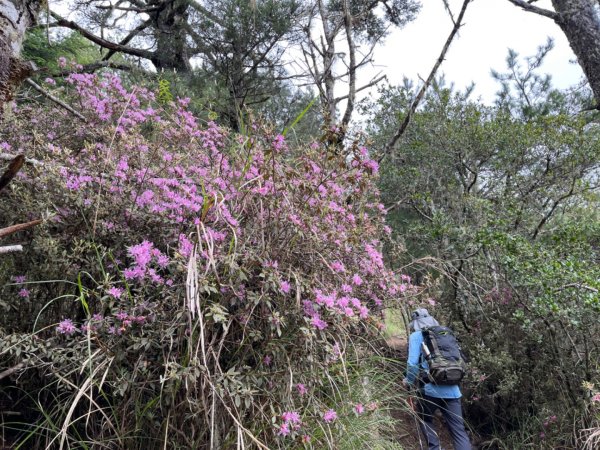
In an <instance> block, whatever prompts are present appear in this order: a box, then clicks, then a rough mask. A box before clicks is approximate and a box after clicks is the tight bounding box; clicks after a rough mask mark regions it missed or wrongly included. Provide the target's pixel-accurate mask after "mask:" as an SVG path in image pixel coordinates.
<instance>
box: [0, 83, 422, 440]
mask: <svg viewBox="0 0 600 450" xmlns="http://www.w3.org/2000/svg"><path fill="white" fill-rule="evenodd" d="M47 83H48V86H47V87H48V88H49V89H53V90H55V93H56V94H57V95H61V96H62V98H64V99H65V100H66V101H68V102H69V103H70V104H71V105H73V107H75V108H76V109H78V110H79V111H80V112H81V113H82V114H83V115H84V117H85V118H86V121H85V122H83V121H81V120H79V119H78V118H76V117H74V116H73V115H71V113H69V112H68V111H66V110H65V109H64V108H60V107H54V106H51V105H43V106H41V107H40V105H37V104H36V105H33V104H24V105H18V106H15V107H13V111H12V113H11V114H10V115H9V117H8V118H7V120H6V121H5V123H4V124H3V129H2V130H1V132H2V134H1V135H0V145H1V146H2V153H4V154H18V153H21V152H24V153H25V154H26V156H27V157H28V158H31V160H30V162H29V164H28V165H27V167H26V169H25V170H24V171H23V172H22V173H21V174H20V177H19V178H17V179H16V180H15V181H14V182H13V185H12V186H11V189H8V194H6V195H4V196H3V197H2V198H0V226H2V225H7V224H10V223H11V221H18V220H21V221H22V220H25V219H27V218H29V217H30V216H31V217H34V216H38V215H43V216H44V219H45V220H44V224H43V225H42V226H41V227H40V228H38V229H36V230H32V231H29V232H28V233H29V234H21V235H20V236H19V239H21V241H22V242H23V243H24V244H25V251H24V252H23V253H22V254H11V255H10V256H3V257H2V259H1V260H0V267H1V268H2V270H1V271H0V284H1V285H4V287H3V288H2V303H1V305H0V306H2V307H3V308H4V310H5V314H4V317H3V323H2V334H3V336H2V338H3V344H2V346H1V349H2V355H3V360H4V361H3V364H4V365H5V366H10V365H16V364H23V366H22V367H20V369H19V370H20V372H19V373H22V375H21V376H20V377H18V379H16V380H15V386H17V387H18V389H17V390H16V391H15V392H18V394H17V393H15V394H14V395H15V398H19V399H20V400H19V402H22V404H23V407H22V409H21V411H22V414H24V415H25V416H26V417H27V416H28V415H29V419H30V421H31V422H33V423H36V424H38V425H37V426H38V427H39V428H38V429H37V431H38V433H37V434H36V435H35V436H34V437H32V438H31V439H38V440H40V442H42V441H43V445H51V446H52V445H57V446H58V445H64V446H66V445H74V443H76V442H86V443H87V444H86V445H88V446H89V445H92V443H94V445H99V446H104V447H106V448H154V447H159V446H160V447H161V448H162V446H163V443H164V440H165V439H167V438H168V442H169V444H168V448H204V447H207V448H208V447H210V448H227V447H228V446H234V445H236V443H238V444H239V443H241V442H244V443H245V444H246V445H251V446H257V447H260V446H268V447H272V446H279V447H298V446H302V445H306V446H314V447H315V448H323V447H327V446H330V445H333V443H334V442H336V439H338V437H337V436H340V435H342V434H343V433H344V425H343V424H344V420H346V419H348V420H349V419H350V418H353V420H354V419H356V418H360V417H365V420H368V419H367V417H368V416H369V415H372V414H376V411H377V405H376V404H374V403H373V402H372V400H373V399H372V398H370V397H369V389H368V388H367V387H363V388H362V389H354V390H350V389H347V387H348V383H349V379H350V378H352V376H353V374H352V373H348V370H350V369H348V370H345V368H344V367H345V366H344V365H343V364H342V363H343V362H344V361H346V360H348V359H353V358H354V359H355V358H357V357H359V356H360V354H361V351H362V352H363V354H364V352H366V350H364V348H365V346H366V344H367V343H368V342H369V341H370V340H371V339H373V338H374V337H376V336H377V333H378V330H379V329H380V328H381V326H382V325H381V313H380V312H379V311H380V309H381V308H380V307H381V306H382V305H383V304H384V303H385V302H387V301H389V300H391V299H395V298H397V297H398V296H399V295H401V293H403V292H404V291H406V290H407V289H410V288H411V287H410V285H409V284H407V283H408V281H407V280H406V277H401V276H400V275H395V274H394V273H393V272H391V271H390V270H388V269H386V267H385V265H384V263H383V259H382V254H381V246H382V239H384V238H385V237H386V236H387V233H388V231H389V230H388V229H387V228H386V226H385V224H384V210H383V207H382V205H380V204H379V203H378V194H377V189H376V186H375V184H374V178H375V175H376V173H377V163H376V162H375V161H373V160H371V159H369V157H368V153H367V151H366V149H364V148H361V147H360V146H358V145H355V146H354V147H353V149H352V150H351V151H352V152H353V157H351V158H348V162H347V161H346V158H345V157H341V156H338V155H336V154H335V153H334V152H332V151H330V150H328V149H327V148H326V147H325V144H323V143H320V142H314V143H312V144H307V145H291V144H288V143H287V142H286V139H285V137H284V136H282V135H280V134H277V133H276V132H273V131H271V130H270V129H269V128H268V127H266V126H263V125H261V124H255V125H251V126H249V127H248V131H247V132H246V133H245V134H234V133H231V132H229V131H228V130H226V129H223V128H221V127H219V126H218V125H217V124H215V123H201V122H199V121H198V120H197V119H196V118H195V117H194V115H193V114H192V113H191V112H190V111H189V110H188V109H187V101H186V100H185V99H179V100H178V101H177V102H174V103H170V104H162V103H159V102H157V101H156V100H155V99H154V94H153V93H152V92H151V91H150V90H147V89H144V88H141V87H124V86H123V84H122V82H121V81H120V79H119V78H118V77H116V76H114V75H111V74H105V75H104V76H96V75H88V74H74V75H71V76H70V77H69V78H67V79H66V80H65V81H64V82H61V83H57V84H55V83H54V82H53V81H52V80H47ZM59 85H60V86H59ZM361 348H363V350H361ZM344 386H346V388H344ZM342 393H343V394H342ZM342 397H343V398H342ZM34 404H35V407H34ZM363 404H364V406H363ZM61 405H62V406H61ZM64 405H67V406H66V407H65V406H64ZM61 408H62V409H61ZM40 410H42V411H43V412H44V414H40ZM49 417H52V420H50V419H48V418H49ZM40 436H42V437H40ZM40 442H38V443H37V444H36V445H42V444H40Z"/></svg>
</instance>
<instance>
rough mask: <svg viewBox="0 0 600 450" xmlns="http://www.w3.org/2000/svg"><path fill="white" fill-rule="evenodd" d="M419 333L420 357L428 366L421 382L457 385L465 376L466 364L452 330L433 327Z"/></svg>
mask: <svg viewBox="0 0 600 450" xmlns="http://www.w3.org/2000/svg"><path fill="white" fill-rule="evenodd" d="M421 332H422V333H423V344H422V345H421V357H422V358H425V361H427V365H428V366H429V371H428V372H427V373H425V374H424V380H423V381H425V382H426V383H433V384H438V385H443V386H448V385H454V384H458V383H459V382H460V381H461V380H462V379H463V377H464V376H465V373H466V371H467V364H466V362H465V357H464V355H463V352H462V350H461V348H460V344H459V343H458V341H457V340H456V336H454V333H453V332H452V330H451V329H450V328H448V327H442V326H435V327H429V328H424V329H423V330H421Z"/></svg>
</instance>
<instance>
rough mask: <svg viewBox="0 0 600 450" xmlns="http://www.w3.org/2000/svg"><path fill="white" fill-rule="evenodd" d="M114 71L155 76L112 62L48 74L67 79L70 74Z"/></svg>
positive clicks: (86, 65)
mask: <svg viewBox="0 0 600 450" xmlns="http://www.w3.org/2000/svg"><path fill="white" fill-rule="evenodd" d="M105 68H108V69H116V70H123V71H126V72H131V71H132V70H139V71H142V72H144V75H147V76H156V74H155V73H152V72H148V71H146V70H143V69H141V68H139V67H135V66H130V65H128V64H119V63H115V62H112V61H97V62H94V63H91V64H84V65H83V66H82V67H81V68H80V69H78V70H72V69H69V70H63V71H60V72H55V73H52V74H50V76H52V77H68V76H69V75H71V74H72V73H93V72H95V71H97V70H100V69H105Z"/></svg>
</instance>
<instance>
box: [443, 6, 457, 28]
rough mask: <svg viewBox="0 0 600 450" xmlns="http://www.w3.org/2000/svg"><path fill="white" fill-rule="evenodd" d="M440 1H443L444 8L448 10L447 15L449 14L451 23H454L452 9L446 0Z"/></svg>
mask: <svg viewBox="0 0 600 450" xmlns="http://www.w3.org/2000/svg"><path fill="white" fill-rule="evenodd" d="M442 1H443V2H444V8H446V11H447V12H448V15H449V16H450V20H452V24H453V25H456V20H454V14H452V10H451V9H450V5H449V4H448V0H442Z"/></svg>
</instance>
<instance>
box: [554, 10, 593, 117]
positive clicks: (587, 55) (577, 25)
mask: <svg viewBox="0 0 600 450" xmlns="http://www.w3.org/2000/svg"><path fill="white" fill-rule="evenodd" d="M552 6H554V10H555V11H556V13H557V16H556V17H555V19H554V20H555V22H556V23H557V24H558V26H559V27H560V28H561V30H562V31H563V33H565V36H566V37H567V39H568V40H569V44H570V45H571V48H572V49H573V52H574V53H575V55H576V56H577V60H578V61H579V64H580V65H581V68H582V69H583V72H584V73H585V76H586V77H587V79H588V81H589V83H590V86H591V88H592V91H593V92H594V98H595V99H596V104H597V105H598V106H600V11H599V10H598V5H597V1H596V0H552Z"/></svg>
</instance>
